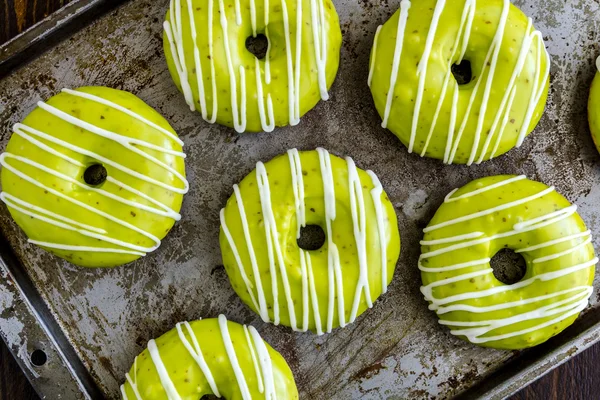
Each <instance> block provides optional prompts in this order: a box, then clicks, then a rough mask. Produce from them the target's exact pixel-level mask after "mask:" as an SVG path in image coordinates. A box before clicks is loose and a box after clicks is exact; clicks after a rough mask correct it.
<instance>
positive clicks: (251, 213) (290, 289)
mask: <svg viewBox="0 0 600 400" xmlns="http://www.w3.org/2000/svg"><path fill="white" fill-rule="evenodd" d="M310 225H317V226H319V227H321V228H322V229H323V232H324V233H325V236H326V239H325V243H324V244H323V246H322V247H321V248H319V249H318V250H310V251H309V250H304V249H301V248H300V247H299V246H298V242H297V239H298V238H299V237H300V233H301V227H303V226H310ZM220 242H221V251H222V253H223V264H224V265H225V269H226V271H227V274H228V275H229V279H230V281H231V284H232V286H233V288H234V290H235V291H236V293H237V294H238V295H239V296H240V297H241V298H242V300H243V301H244V302H245V303H246V304H247V305H248V306H249V307H250V308H252V309H253V310H254V311H255V312H257V313H258V314H259V315H260V316H261V318H262V319H263V320H264V321H265V322H273V323H274V324H275V325H278V324H280V323H281V324H283V325H286V326H290V327H291V328H292V329H294V330H296V331H307V330H309V329H310V330H311V331H313V332H316V333H317V334H322V333H323V332H331V330H332V329H333V328H336V327H338V326H341V327H343V326H345V325H346V324H347V323H351V322H353V321H354V320H355V319H356V317H357V316H358V315H360V314H361V313H362V312H364V311H365V310H366V309H367V307H371V306H372V305H373V302H374V301H375V300H376V299H377V298H378V297H379V295H380V294H382V293H385V292H386V290H387V286H388V284H389V283H390V282H391V279H392V276H393V274H394V269H395V266H396V262H397V260H398V256H399V253H400V237H399V234H398V225H397V220H396V214H395V211H394V207H393V205H392V203H391V202H390V201H389V199H388V197H387V195H386V194H385V192H383V188H382V187H381V184H380V182H379V180H378V179H377V177H376V176H375V174H373V172H371V171H367V172H365V171H362V170H360V169H358V168H356V166H355V165H354V162H353V161H352V159H350V158H346V159H345V160H343V159H341V158H338V157H335V156H330V155H329V153H328V152H327V151H326V150H324V149H317V150H313V151H303V152H298V151H297V150H296V149H292V150H289V151H288V153H287V154H284V155H281V156H278V157H276V158H274V159H272V160H271V161H269V162H268V163H266V164H263V163H261V162H259V163H258V164H257V168H256V170H255V171H254V172H253V173H250V174H249V175H248V176H246V177H245V178H244V179H243V180H242V181H241V182H240V184H239V186H238V185H235V186H234V194H233V195H232V196H231V198H230V199H229V200H228V202H227V205H226V207H225V208H224V209H223V210H221V236H220Z"/></svg>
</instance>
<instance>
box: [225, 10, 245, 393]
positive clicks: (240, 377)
mask: <svg viewBox="0 0 600 400" xmlns="http://www.w3.org/2000/svg"><path fill="white" fill-rule="evenodd" d="M221 1H222V0H221ZM227 324H228V323H227V319H226V318H225V316H224V315H223V314H221V315H219V328H220V329H221V337H222V338H223V344H224V345H225V351H226V352H227V357H228V358H229V363H230V364H231V368H233V373H234V375H235V380H236V381H237V384H238V388H239V389H240V392H241V394H242V399H244V400H252V396H251V395H250V389H249V388H248V383H247V382H246V377H245V376H244V371H242V368H241V367H240V362H239V360H238V357H237V354H236V353H235V348H234V347H233V343H232V342H231V335H230V334H229V327H228V326H227Z"/></svg>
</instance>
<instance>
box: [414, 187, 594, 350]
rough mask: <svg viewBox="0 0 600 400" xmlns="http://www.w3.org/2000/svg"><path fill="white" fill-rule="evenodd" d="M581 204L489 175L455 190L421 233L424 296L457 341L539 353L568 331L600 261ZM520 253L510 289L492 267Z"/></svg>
mask: <svg viewBox="0 0 600 400" xmlns="http://www.w3.org/2000/svg"><path fill="white" fill-rule="evenodd" d="M576 210H577V206H575V205H571V204H570V203H569V202H568V200H566V199H565V198H564V197H563V196H561V195H560V194H558V193H557V192H556V191H555V190H554V187H548V186H546V185H544V184H543V183H539V182H535V181H531V180H529V179H526V178H525V176H522V175H521V176H512V175H503V176H491V177H487V178H482V179H477V180H475V181H472V182H471V183H469V184H467V185H465V186H463V187H462V188H460V189H458V190H454V191H452V192H451V193H450V194H449V195H448V196H446V198H445V200H444V204H442V206H441V207H440V208H439V209H438V210H437V212H436V213H435V215H434V217H433V219H432V220H431V222H430V223H429V225H428V226H427V227H426V228H425V229H424V232H425V236H424V238H423V241H422V242H421V250H422V254H421V257H420V258H419V269H420V270H421V278H422V280H423V286H422V287H421V292H422V293H423V295H424V296H425V299H426V300H427V301H428V302H429V303H430V306H429V308H430V309H431V310H435V312H436V313H437V314H438V317H439V318H440V320H439V323H440V324H442V325H446V326H449V327H450V329H451V331H450V332H451V333H452V334H454V335H457V336H459V337H461V338H463V339H466V340H468V341H470V342H471V343H475V344H478V345H481V346H485V347H494V348H499V349H522V348H526V347H531V346H535V345H538V344H540V343H542V342H544V341H546V340H548V339H549V338H550V337H552V336H554V335H556V334H558V333H559V332H561V331H562V330H563V329H565V328H566V327H567V326H569V325H571V323H573V321H574V320H575V319H576V318H577V315H578V314H579V313H580V312H581V311H582V310H583V309H584V308H586V306H587V304H588V298H589V297H590V295H591V294H592V286H591V285H592V281H593V279H594V269H595V265H596V263H597V262H598V258H597V257H596V256H595V254H594V247H593V246H592V244H591V241H592V236H591V233H590V231H589V230H588V229H587V228H586V227H585V224H584V222H583V221H582V220H581V218H580V217H579V215H578V214H577V212H576ZM501 249H511V250H513V251H514V252H515V253H518V254H521V255H522V256H523V258H524V260H525V263H526V271H525V275H524V276H523V277H522V279H521V280H520V281H518V282H516V283H513V284H504V283H502V282H501V281H499V280H498V279H496V277H495V276H494V274H493V270H492V268H491V266H490V260H491V258H492V257H494V255H495V254H496V253H497V252H498V251H500V250H501Z"/></svg>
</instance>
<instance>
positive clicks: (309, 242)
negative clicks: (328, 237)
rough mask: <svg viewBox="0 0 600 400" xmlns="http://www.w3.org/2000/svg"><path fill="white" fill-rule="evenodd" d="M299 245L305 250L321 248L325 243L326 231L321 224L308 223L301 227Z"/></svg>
mask: <svg viewBox="0 0 600 400" xmlns="http://www.w3.org/2000/svg"><path fill="white" fill-rule="evenodd" d="M297 242H298V247H300V248H301V249H304V250H319V249H320V248H321V247H323V245H324V244H325V232H324V231H323V228H321V227H320V226H319V225H306V226H304V227H302V228H300V237H299V238H298V239H297Z"/></svg>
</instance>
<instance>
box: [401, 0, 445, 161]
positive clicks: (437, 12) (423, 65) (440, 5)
mask: <svg viewBox="0 0 600 400" xmlns="http://www.w3.org/2000/svg"><path fill="white" fill-rule="evenodd" d="M445 6H446V0H438V1H437V3H436V4H435V9H434V10H433V18H432V19H431V25H430V27H429V32H428V33H427V39H426V40H425V49H424V50H423V55H422V56H421V60H420V61H419V65H418V66H417V76H418V77H419V85H418V87H417V98H416V100H415V109H414V111H413V120H412V126H411V130H410V140H409V142H408V152H409V153H412V151H413V146H414V143H415V137H416V136H417V126H418V124H419V116H420V114H421V102H422V101H423V92H424V91H425V79H427V64H428V63H429V56H430V54H431V49H432V47H433V40H434V38H435V33H436V31H437V27H438V25H439V22H440V17H441V16H442V11H444V7H445Z"/></svg>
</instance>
